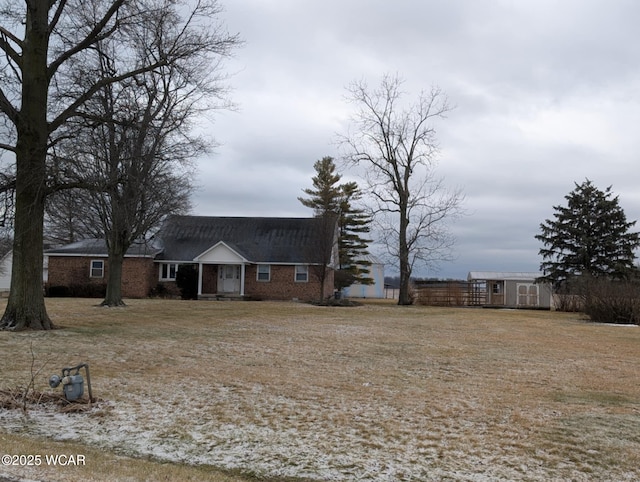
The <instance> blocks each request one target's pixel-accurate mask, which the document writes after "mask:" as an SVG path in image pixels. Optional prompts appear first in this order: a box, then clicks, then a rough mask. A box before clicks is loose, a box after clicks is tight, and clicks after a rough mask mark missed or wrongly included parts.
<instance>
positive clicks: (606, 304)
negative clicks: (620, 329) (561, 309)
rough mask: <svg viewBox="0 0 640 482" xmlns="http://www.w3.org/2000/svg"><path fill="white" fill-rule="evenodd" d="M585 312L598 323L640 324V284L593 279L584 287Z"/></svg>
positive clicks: (636, 281)
mask: <svg viewBox="0 0 640 482" xmlns="http://www.w3.org/2000/svg"><path fill="white" fill-rule="evenodd" d="M583 300H584V301H583V303H584V305H583V306H584V312H585V314H586V315H588V316H589V318H590V319H591V321H595V322H598V323H621V324H635V325H637V324H640V282H639V281H638V280H632V281H612V280H609V279H591V280H589V281H588V282H586V283H585V286H584V295H583Z"/></svg>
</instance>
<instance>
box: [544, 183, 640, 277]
mask: <svg viewBox="0 0 640 482" xmlns="http://www.w3.org/2000/svg"><path fill="white" fill-rule="evenodd" d="M575 186H576V187H575V189H574V190H573V191H571V192H570V193H569V194H568V195H566V196H565V199H566V200H567V205H566V206H554V207H553V209H554V210H555V213H554V218H555V219H553V220H549V219H547V220H545V222H544V223H543V224H541V225H540V230H541V234H538V235H536V239H538V240H540V241H542V243H543V244H544V248H541V249H540V252H539V253H540V255H541V256H542V258H543V262H542V263H541V264H540V269H541V270H542V271H543V272H544V276H543V277H542V278H541V279H542V280H545V281H549V282H551V283H553V284H554V286H555V287H556V288H558V287H560V286H562V285H563V284H564V283H566V282H567V281H569V280H571V279H572V278H576V277H579V276H589V277H595V278H610V279H625V278H628V277H629V276H630V275H631V274H632V273H633V272H634V271H635V268H634V259H635V254H634V250H635V249H636V248H637V247H638V246H639V245H640V237H639V233H634V232H630V231H629V230H630V229H631V228H632V227H633V226H634V225H635V224H636V222H635V221H632V222H628V221H627V218H626V216H625V214H624V211H623V209H622V208H621V207H620V205H619V203H618V196H615V197H614V196H613V193H612V192H611V186H609V187H608V188H607V189H606V190H605V191H604V192H603V191H601V190H599V189H598V188H596V187H595V186H594V185H593V183H592V182H591V181H590V180H588V179H587V180H585V181H584V182H583V183H582V184H580V185H578V184H577V183H575Z"/></svg>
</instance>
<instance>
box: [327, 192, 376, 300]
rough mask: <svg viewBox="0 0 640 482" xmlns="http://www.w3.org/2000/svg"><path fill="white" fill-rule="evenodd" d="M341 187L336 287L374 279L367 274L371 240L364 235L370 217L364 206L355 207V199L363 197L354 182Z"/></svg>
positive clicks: (367, 231)
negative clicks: (338, 264) (338, 263)
mask: <svg viewBox="0 0 640 482" xmlns="http://www.w3.org/2000/svg"><path fill="white" fill-rule="evenodd" d="M340 190H341V195H342V198H341V201H340V217H339V218H338V224H339V229H340V238H339V241H338V251H339V259H340V267H339V269H338V272H337V273H336V277H335V286H336V288H337V289H339V290H341V289H342V288H346V287H347V286H351V285H352V284H353V283H361V284H373V278H371V277H369V276H368V275H369V274H370V266H371V261H369V260H368V259H367V256H368V255H369V250H368V246H369V243H370V242H371V240H370V239H365V238H363V236H365V235H366V234H367V233H369V231H370V230H371V228H370V224H371V216H369V215H368V214H366V212H365V211H364V209H358V208H356V207H355V206H354V201H358V200H360V198H362V191H360V188H359V187H358V184H357V183H355V182H348V183H346V184H341V185H340Z"/></svg>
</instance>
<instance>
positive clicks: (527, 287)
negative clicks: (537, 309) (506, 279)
mask: <svg viewBox="0 0 640 482" xmlns="http://www.w3.org/2000/svg"><path fill="white" fill-rule="evenodd" d="M518 306H538V285H534V284H530V283H521V284H518Z"/></svg>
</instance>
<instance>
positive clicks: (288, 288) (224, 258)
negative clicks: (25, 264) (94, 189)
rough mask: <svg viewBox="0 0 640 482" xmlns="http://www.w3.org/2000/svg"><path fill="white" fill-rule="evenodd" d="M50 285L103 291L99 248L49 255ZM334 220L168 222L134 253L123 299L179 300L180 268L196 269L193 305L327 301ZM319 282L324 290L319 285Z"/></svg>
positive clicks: (97, 243) (126, 266) (104, 265)
mask: <svg viewBox="0 0 640 482" xmlns="http://www.w3.org/2000/svg"><path fill="white" fill-rule="evenodd" d="M46 253H47V255H48V257H49V285H50V286H52V287H53V286H72V285H75V286H78V285H82V284H87V285H91V284H94V285H95V284H104V283H106V279H107V276H108V270H109V266H108V257H107V249H106V244H105V242H104V241H103V240H96V239H91V240H83V241H80V242H78V243H73V244H70V245H67V246H63V247H61V248H56V249H52V250H48V251H47V252H46ZM336 259H337V229H336V223H335V220H327V219H323V218H255V217H205V216H171V217H169V218H168V219H167V220H166V221H165V223H164V224H163V226H162V227H161V229H160V230H159V231H158V233H157V234H156V236H154V238H153V239H152V240H150V241H149V242H147V243H144V244H137V245H134V246H132V247H131V248H130V249H129V251H127V254H126V256H125V259H124V263H123V274H122V293H123V296H125V297H130V298H141V297H146V296H149V294H151V293H152V292H153V290H156V289H158V286H160V287H161V288H162V289H163V290H166V291H168V292H170V293H177V287H176V273H177V272H178V270H179V269H180V267H181V266H184V265H191V266H194V267H196V268H197V273H198V297H199V298H221V297H231V298H252V299H270V300H290V299H300V300H312V299H318V298H319V296H320V287H321V285H322V289H323V296H324V297H327V296H330V295H331V294H333V268H334V266H335V261H336ZM323 275H324V278H325V279H324V283H322V277H323Z"/></svg>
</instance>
